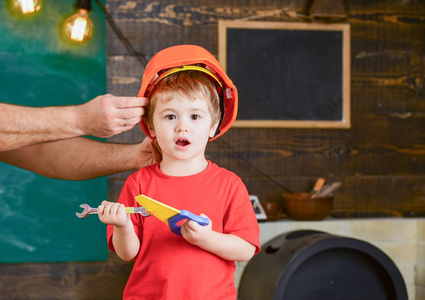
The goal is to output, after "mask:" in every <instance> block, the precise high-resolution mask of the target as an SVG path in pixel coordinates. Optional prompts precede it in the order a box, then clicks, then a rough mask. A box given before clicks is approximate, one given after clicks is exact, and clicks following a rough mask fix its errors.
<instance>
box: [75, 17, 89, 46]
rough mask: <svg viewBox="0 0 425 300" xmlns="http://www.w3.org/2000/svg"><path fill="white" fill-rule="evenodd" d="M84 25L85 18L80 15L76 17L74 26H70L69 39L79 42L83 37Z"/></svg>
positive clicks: (85, 24) (85, 23) (85, 22)
mask: <svg viewBox="0 0 425 300" xmlns="http://www.w3.org/2000/svg"><path fill="white" fill-rule="evenodd" d="M86 26H87V20H86V19H84V18H81V17H77V18H76V19H75V21H74V26H73V27H72V31H71V39H73V40H75V41H79V42H81V41H82V40H83V39H84V33H85V32H86Z"/></svg>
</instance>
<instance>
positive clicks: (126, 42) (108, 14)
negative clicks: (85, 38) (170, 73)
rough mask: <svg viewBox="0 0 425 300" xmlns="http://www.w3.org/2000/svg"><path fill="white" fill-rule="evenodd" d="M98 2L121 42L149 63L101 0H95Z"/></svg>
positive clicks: (136, 55) (144, 62)
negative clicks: (125, 34)
mask: <svg viewBox="0 0 425 300" xmlns="http://www.w3.org/2000/svg"><path fill="white" fill-rule="evenodd" d="M95 1H96V3H97V4H98V5H99V7H100V8H101V9H102V10H103V12H104V13H105V16H106V20H107V21H108V23H109V26H111V28H112V30H113V31H114V33H115V34H116V36H117V38H118V39H119V40H120V41H121V43H122V44H123V45H124V47H125V48H126V49H127V51H128V52H129V53H130V54H132V55H134V56H135V57H136V58H137V60H138V61H139V62H140V63H141V64H142V65H143V66H144V67H146V65H147V64H148V60H147V59H146V56H145V55H144V54H142V53H140V52H138V51H137V50H136V49H134V47H133V45H132V44H131V43H130V41H129V40H128V39H127V38H126V37H125V36H124V34H123V33H122V32H121V30H120V29H119V27H118V25H117V24H116V23H115V21H114V19H113V18H112V16H111V14H110V13H109V12H108V11H107V10H106V8H105V6H104V5H103V4H102V2H100V0H95Z"/></svg>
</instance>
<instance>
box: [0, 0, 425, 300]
mask: <svg viewBox="0 0 425 300" xmlns="http://www.w3.org/2000/svg"><path fill="white" fill-rule="evenodd" d="M348 2H349V8H348V12H349V16H348V18H347V19H346V20H345V21H346V22H347V23H349V24H350V26H351V125H352V127H351V129H349V130H345V129H344V130H338V129H265V128H249V129H244V128H233V129H231V130H230V131H229V132H228V133H226V134H225V135H224V136H223V137H221V138H220V139H218V140H216V141H214V142H212V143H211V144H210V145H209V146H208V150H207V156H208V158H209V159H211V160H212V161H214V162H216V163H217V164H219V165H220V166H222V167H225V168H228V169H230V170H232V171H234V172H236V173H237V174H238V175H239V176H240V177H241V178H242V179H243V181H244V182H245V184H246V185H247V187H248V190H249V192H250V193H251V194H255V195H258V196H259V199H260V200H261V201H279V202H280V200H281V198H282V194H283V193H284V192H286V191H287V190H292V191H308V190H310V189H311V188H312V187H313V185H314V182H315V181H316V179H317V178H318V177H324V178H325V179H326V180H327V181H328V182H332V181H341V182H342V187H341V188H340V189H339V190H338V191H337V193H336V194H335V203H334V212H333V215H334V216H335V217H352V216H354V217H374V216H375V217H376V216H383V217H388V216H404V217H411V216H424V215H425V142H424V141H425V89H424V82H425V39H424V37H425V17H424V16H425V3H424V2H423V1H397V0H370V1H355V0H351V1H348ZM106 3H107V8H108V10H109V11H110V12H111V14H112V16H113V17H114V19H115V20H116V22H117V24H118V26H119V27H120V28H121V30H122V31H123V33H124V35H125V36H126V37H127V38H128V39H129V40H130V41H131V42H132V43H133V45H134V46H135V48H136V49H137V50H138V51H139V52H141V53H144V54H146V55H147V58H148V59H150V57H151V56H152V55H153V54H154V53H156V52H158V51H159V50H161V49H163V48H165V47H168V46H172V45H176V44H184V43H193V44H198V45H201V46H203V47H205V48H207V49H208V50H209V51H211V52H212V53H213V54H214V55H217V54H218V45H217V38H218V31H217V22H218V20H221V19H226V20H234V19H239V18H251V19H252V17H254V19H255V18H256V17H258V16H261V15H266V14H267V13H269V12H270V11H280V10H281V11H282V13H278V14H275V15H274V16H272V17H267V18H262V19H261V18H260V19H259V20H261V21H283V22H310V21H311V19H312V18H311V17H310V16H309V15H308V11H309V10H310V6H308V5H309V3H310V1H306V0H285V1H278V0H249V1H248V0H241V1H228V0H217V1H206V0H203V1H201V0H198V1H194V0H190V1H189V0H180V1H169V0H164V1H156V2H152V1H142V0H140V1H123V0H107V1H106ZM310 4H311V3H310ZM93 5H96V4H95V3H93ZM320 19H321V21H326V17H324V18H320ZM330 21H331V19H330ZM107 51H108V65H107V67H108V68H107V70H108V92H110V93H112V94H116V95H137V93H138V90H139V87H140V80H141V77H142V74H143V70H144V68H143V66H142V65H141V64H140V63H139V62H138V60H137V59H135V58H134V57H131V56H129V55H128V54H127V52H126V49H125V47H124V46H122V44H121V43H120V42H119V40H118V39H117V38H116V37H115V35H114V34H113V32H112V31H111V30H110V29H109V28H108V40H107ZM142 138H143V134H142V132H141V130H140V129H139V128H136V129H134V130H133V131H132V132H130V133H125V134H122V135H120V136H116V137H113V138H111V139H110V140H111V141H115V142H123V143H133V142H139V141H141V140H142ZM128 174H129V172H127V173H123V174H117V175H114V176H111V177H109V181H108V182H109V185H108V198H109V200H113V201H115V200H116V199H117V198H118V195H119V192H120V190H121V187H122V185H123V184H124V180H125V178H126V177H127V176H128ZM267 176H269V177H270V178H271V180H269V179H268V178H267ZM130 270H131V264H129V263H126V262H122V261H121V260H120V259H119V258H117V257H116V255H115V254H113V253H110V256H109V259H108V261H106V262H82V263H74V262H69V263H52V264H43V263H40V264H4V265H0V299H7V300H10V299H43V300H45V299H90V300H96V299H101V300H107V299H120V298H121V294H122V290H123V288H124V286H125V283H126V281H127V278H128V275H129V272H130Z"/></svg>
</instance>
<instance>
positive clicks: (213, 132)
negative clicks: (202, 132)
mask: <svg viewBox="0 0 425 300" xmlns="http://www.w3.org/2000/svg"><path fill="white" fill-rule="evenodd" d="M218 123H219V121H217V122H215V124H214V125H213V126H211V130H210V134H209V137H210V138H211V139H212V138H213V137H214V136H215V133H216V131H217V127H218Z"/></svg>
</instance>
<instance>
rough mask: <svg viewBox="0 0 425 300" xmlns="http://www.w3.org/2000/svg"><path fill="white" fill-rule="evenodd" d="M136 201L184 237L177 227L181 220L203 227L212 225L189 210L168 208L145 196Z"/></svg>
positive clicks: (140, 196) (137, 198)
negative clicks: (187, 220)
mask: <svg viewBox="0 0 425 300" xmlns="http://www.w3.org/2000/svg"><path fill="white" fill-rule="evenodd" d="M136 201H137V203H139V204H140V205H141V206H143V207H144V208H145V209H146V210H147V211H148V212H149V213H150V214H152V215H154V216H155V217H157V218H158V219H160V220H161V221H162V222H164V223H165V224H167V225H168V226H169V227H170V229H171V231H172V232H173V233H175V234H177V235H182V234H181V232H180V226H179V225H177V223H178V222H179V221H181V220H184V219H189V220H192V221H195V222H197V223H198V224H200V225H202V226H205V225H208V224H209V223H210V220H209V219H207V218H203V217H200V216H197V215H195V214H193V213H191V212H189V211H187V210H178V209H175V208H174V207H171V206H168V205H166V204H164V203H161V202H159V201H156V200H154V199H152V198H149V197H147V196H145V195H139V196H136Z"/></svg>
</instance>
